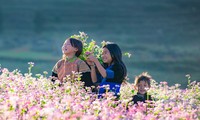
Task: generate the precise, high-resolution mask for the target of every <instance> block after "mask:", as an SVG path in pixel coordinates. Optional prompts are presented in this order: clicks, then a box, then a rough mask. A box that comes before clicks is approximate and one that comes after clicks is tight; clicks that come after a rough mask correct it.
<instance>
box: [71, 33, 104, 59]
mask: <svg viewBox="0 0 200 120" xmlns="http://www.w3.org/2000/svg"><path fill="white" fill-rule="evenodd" d="M71 38H76V39H79V40H81V41H82V43H83V51H82V54H81V55H80V56H79V58H80V59H82V60H87V57H88V56H89V55H91V54H93V55H94V56H95V57H97V59H98V60H99V61H100V62H102V58H101V54H102V47H103V44H104V42H102V46H101V47H100V46H98V45H96V41H95V40H93V39H92V40H91V41H90V42H88V38H89V37H88V35H87V34H85V33H84V32H79V35H73V36H71Z"/></svg>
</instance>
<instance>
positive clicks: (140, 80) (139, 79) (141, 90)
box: [132, 72, 152, 104]
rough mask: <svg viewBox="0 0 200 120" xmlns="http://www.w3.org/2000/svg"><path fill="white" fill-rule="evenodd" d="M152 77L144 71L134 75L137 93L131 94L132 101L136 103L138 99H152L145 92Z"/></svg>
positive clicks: (141, 100) (143, 100)
mask: <svg viewBox="0 0 200 120" xmlns="http://www.w3.org/2000/svg"><path fill="white" fill-rule="evenodd" d="M151 79H152V77H151V76H150V75H149V74H148V73H147V72H144V73H142V74H140V75H139V76H136V77H135V86H136V87H137V91H138V92H137V95H134V96H133V99H132V101H133V102H134V104H137V102H138V101H140V102H145V101H146V100H152V98H151V96H150V95H148V94H147V90H148V89H149V88H150V87H151V85H150V81H151Z"/></svg>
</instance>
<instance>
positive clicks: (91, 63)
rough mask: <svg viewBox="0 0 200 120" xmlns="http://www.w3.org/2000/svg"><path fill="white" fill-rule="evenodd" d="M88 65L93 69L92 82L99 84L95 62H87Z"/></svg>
mask: <svg viewBox="0 0 200 120" xmlns="http://www.w3.org/2000/svg"><path fill="white" fill-rule="evenodd" d="M87 64H88V65H89V66H90V68H91V78H92V82H93V83H96V82H97V74H96V68H95V64H94V62H92V61H90V60H87Z"/></svg>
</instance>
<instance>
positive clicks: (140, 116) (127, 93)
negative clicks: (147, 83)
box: [0, 68, 200, 120]
mask: <svg viewBox="0 0 200 120" xmlns="http://www.w3.org/2000/svg"><path fill="white" fill-rule="evenodd" d="M0 71H1V72H0V93H1V94H0V120H36V119H37V120H68V119H70V120H121V119H122V120H198V119H200V83H199V82H192V83H189V84H188V88H186V89H180V88H179V85H178V84H176V85H174V86H168V85H167V83H166V82H161V83H159V84H158V83H156V81H152V83H151V84H152V87H151V89H150V90H149V94H151V96H152V97H153V99H154V100H153V101H151V102H147V103H139V104H138V105H137V106H136V105H133V103H132V102H131V101H130V100H131V96H132V95H134V94H135V93H136V91H134V89H133V88H134V87H133V85H132V84H131V83H126V84H124V85H123V86H122V88H121V97H120V100H118V101H117V100H115V97H114V96H113V94H112V93H106V94H105V97H104V98H103V99H98V97H97V94H94V93H92V92H91V88H86V89H84V88H83V83H82V82H80V81H79V75H78V74H77V73H74V76H77V77H72V78H67V79H68V80H67V82H66V83H65V84H64V85H63V86H61V87H59V86H58V84H59V82H58V81H56V83H55V84H53V83H52V82H51V78H50V77H46V74H47V73H45V72H44V74H36V75H32V73H31V68H30V69H29V73H25V74H22V73H20V71H18V70H14V71H9V70H8V69H6V68H1V70H0Z"/></svg>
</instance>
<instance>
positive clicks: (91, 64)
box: [86, 59, 95, 66]
mask: <svg viewBox="0 0 200 120" xmlns="http://www.w3.org/2000/svg"><path fill="white" fill-rule="evenodd" d="M86 62H87V64H88V65H89V66H95V64H94V62H93V61H91V60H90V59H87V60H86Z"/></svg>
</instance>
